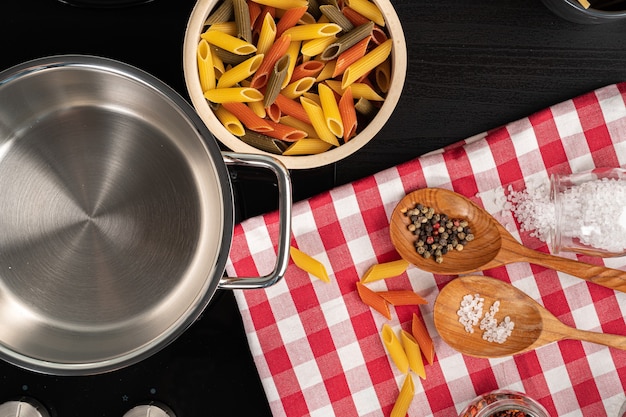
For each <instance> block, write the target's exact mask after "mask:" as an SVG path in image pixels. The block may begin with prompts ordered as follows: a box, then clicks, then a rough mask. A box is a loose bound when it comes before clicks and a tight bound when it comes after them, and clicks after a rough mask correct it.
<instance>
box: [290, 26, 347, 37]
mask: <svg viewBox="0 0 626 417" xmlns="http://www.w3.org/2000/svg"><path fill="white" fill-rule="evenodd" d="M339 32H341V27H340V26H339V25H336V24H334V23H313V24H310V25H298V26H294V27H292V28H289V29H287V30H286V31H285V32H284V34H289V35H290V36H291V40H292V41H304V40H310V39H319V38H328V37H331V36H334V35H336V34H337V33H339Z"/></svg>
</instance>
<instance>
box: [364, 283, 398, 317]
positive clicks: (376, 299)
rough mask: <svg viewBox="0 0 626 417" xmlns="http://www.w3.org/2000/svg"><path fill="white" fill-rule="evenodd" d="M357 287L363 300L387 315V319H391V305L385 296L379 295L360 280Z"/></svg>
mask: <svg viewBox="0 0 626 417" xmlns="http://www.w3.org/2000/svg"><path fill="white" fill-rule="evenodd" d="M356 289H357V291H358V293H359V297H361V301H363V303H365V304H366V305H368V306H370V307H371V308H373V309H374V310H376V311H378V312H379V313H380V314H382V315H383V316H385V317H386V318H387V320H391V313H390V312H389V306H388V305H387V302H386V301H385V299H384V298H382V297H381V296H380V295H378V294H377V293H376V292H374V291H372V290H370V289H369V288H367V287H366V286H365V285H363V284H362V283H360V282H357V283H356Z"/></svg>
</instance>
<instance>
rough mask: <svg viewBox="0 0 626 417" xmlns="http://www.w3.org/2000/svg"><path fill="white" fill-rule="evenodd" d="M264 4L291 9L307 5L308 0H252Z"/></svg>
mask: <svg viewBox="0 0 626 417" xmlns="http://www.w3.org/2000/svg"><path fill="white" fill-rule="evenodd" d="M253 1H254V2H255V3H259V4H262V5H264V6H270V7H276V8H277V9H293V8H295V7H303V6H308V5H309V3H308V0H253Z"/></svg>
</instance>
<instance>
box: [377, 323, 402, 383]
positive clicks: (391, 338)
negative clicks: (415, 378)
mask: <svg viewBox="0 0 626 417" xmlns="http://www.w3.org/2000/svg"><path fill="white" fill-rule="evenodd" d="M381 336H382V339H383V344H384V345H385V348H386V349H387V352H388V353H389V357H390V358H391V360H392V361H393V363H394V364H395V365H396V367H397V368H398V370H399V371H400V372H402V373H403V374H406V373H408V372H409V359H408V357H407V355H406V352H405V351H404V348H403V347H402V343H401V342H400V339H398V336H396V334H395V333H394V331H393V329H392V328H391V326H390V325H388V324H383V329H382V332H381Z"/></svg>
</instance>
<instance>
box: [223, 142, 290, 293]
mask: <svg viewBox="0 0 626 417" xmlns="http://www.w3.org/2000/svg"><path fill="white" fill-rule="evenodd" d="M222 155H223V157H224V162H225V163H226V165H245V166H251V167H258V168H264V169H268V170H270V171H272V172H273V173H274V175H276V178H277V180H278V214H279V228H278V247H277V254H276V264H275V266H274V270H273V271H272V272H271V273H270V274H268V275H265V276H263V277H237V278H231V277H223V278H221V280H220V282H219V286H218V288H220V289H229V290H235V289H253V288H266V287H269V286H271V285H274V284H275V283H277V282H278V281H279V280H281V279H282V278H283V276H284V275H285V272H286V271H287V265H289V246H290V244H291V206H292V189H291V177H290V175H289V171H288V170H287V168H285V166H284V165H283V164H282V163H281V162H280V161H279V160H277V159H275V158H272V157H270V156H265V155H257V154H240V153H232V152H223V153H222Z"/></svg>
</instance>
